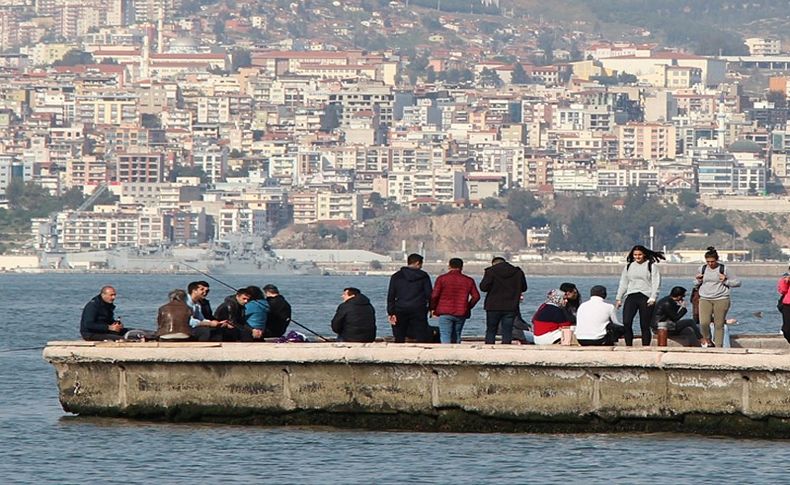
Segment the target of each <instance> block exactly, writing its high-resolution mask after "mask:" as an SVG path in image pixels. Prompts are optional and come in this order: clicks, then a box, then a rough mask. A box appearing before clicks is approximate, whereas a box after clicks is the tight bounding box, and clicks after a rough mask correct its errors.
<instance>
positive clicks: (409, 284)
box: [387, 254, 434, 343]
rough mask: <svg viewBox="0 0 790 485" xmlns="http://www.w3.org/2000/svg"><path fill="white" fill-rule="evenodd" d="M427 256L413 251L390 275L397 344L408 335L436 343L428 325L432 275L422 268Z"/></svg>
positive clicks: (389, 311)
mask: <svg viewBox="0 0 790 485" xmlns="http://www.w3.org/2000/svg"><path fill="white" fill-rule="evenodd" d="M422 261H423V258H422V256H420V255H419V254H410V255H409V257H408V258H407V259H406V265H407V266H404V267H402V268H401V269H400V270H398V271H397V272H396V273H395V274H393V275H392V277H390V284H389V289H388V291H387V315H388V319H389V322H390V324H391V325H392V334H393V336H394V337H395V343H403V342H405V341H406V336H407V334H411V335H414V338H415V339H416V340H417V342H421V343H431V342H433V340H434V338H433V334H432V332H431V329H430V328H429V327H428V309H429V308H430V305H431V289H432V288H431V277H430V276H428V273H426V272H425V271H423V270H422Z"/></svg>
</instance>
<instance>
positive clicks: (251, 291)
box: [244, 286, 265, 300]
mask: <svg viewBox="0 0 790 485" xmlns="http://www.w3.org/2000/svg"><path fill="white" fill-rule="evenodd" d="M244 289H245V290H246V291H247V294H248V295H250V300H263V299H264V298H265V296H264V294H263V291H262V290H261V289H260V288H259V287H257V286H248V287H246V288H244Z"/></svg>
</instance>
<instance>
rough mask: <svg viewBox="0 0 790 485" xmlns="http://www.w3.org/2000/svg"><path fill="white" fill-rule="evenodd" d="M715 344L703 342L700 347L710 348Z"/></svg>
mask: <svg viewBox="0 0 790 485" xmlns="http://www.w3.org/2000/svg"><path fill="white" fill-rule="evenodd" d="M715 346H716V344H714V343H713V342H703V343H702V345H701V346H700V347H704V348H711V347H715Z"/></svg>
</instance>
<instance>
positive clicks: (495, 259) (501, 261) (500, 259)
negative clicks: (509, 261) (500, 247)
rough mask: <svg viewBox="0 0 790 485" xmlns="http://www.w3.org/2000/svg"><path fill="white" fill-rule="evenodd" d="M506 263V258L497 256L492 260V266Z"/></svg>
mask: <svg viewBox="0 0 790 485" xmlns="http://www.w3.org/2000/svg"><path fill="white" fill-rule="evenodd" d="M504 262H506V261H505V258H503V257H502V256H495V257H494V258H493V259H492V260H491V264H499V263H504Z"/></svg>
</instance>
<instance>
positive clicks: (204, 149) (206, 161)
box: [192, 142, 228, 184]
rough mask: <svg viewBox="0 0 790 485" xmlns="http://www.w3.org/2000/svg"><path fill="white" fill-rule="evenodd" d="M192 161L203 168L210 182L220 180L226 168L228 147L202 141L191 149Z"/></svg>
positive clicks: (222, 178) (223, 177) (223, 176)
mask: <svg viewBox="0 0 790 485" xmlns="http://www.w3.org/2000/svg"><path fill="white" fill-rule="evenodd" d="M192 163H193V164H194V165H195V166H196V167H200V168H201V169H203V171H204V172H205V173H206V175H207V176H208V182H209V183H210V184H215V183H217V182H221V181H222V180H224V179H225V172H227V170H228V149H227V148H225V147H222V146H219V145H216V144H214V143H205V142H202V143H200V144H197V146H195V147H194V149H193V151H192Z"/></svg>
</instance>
